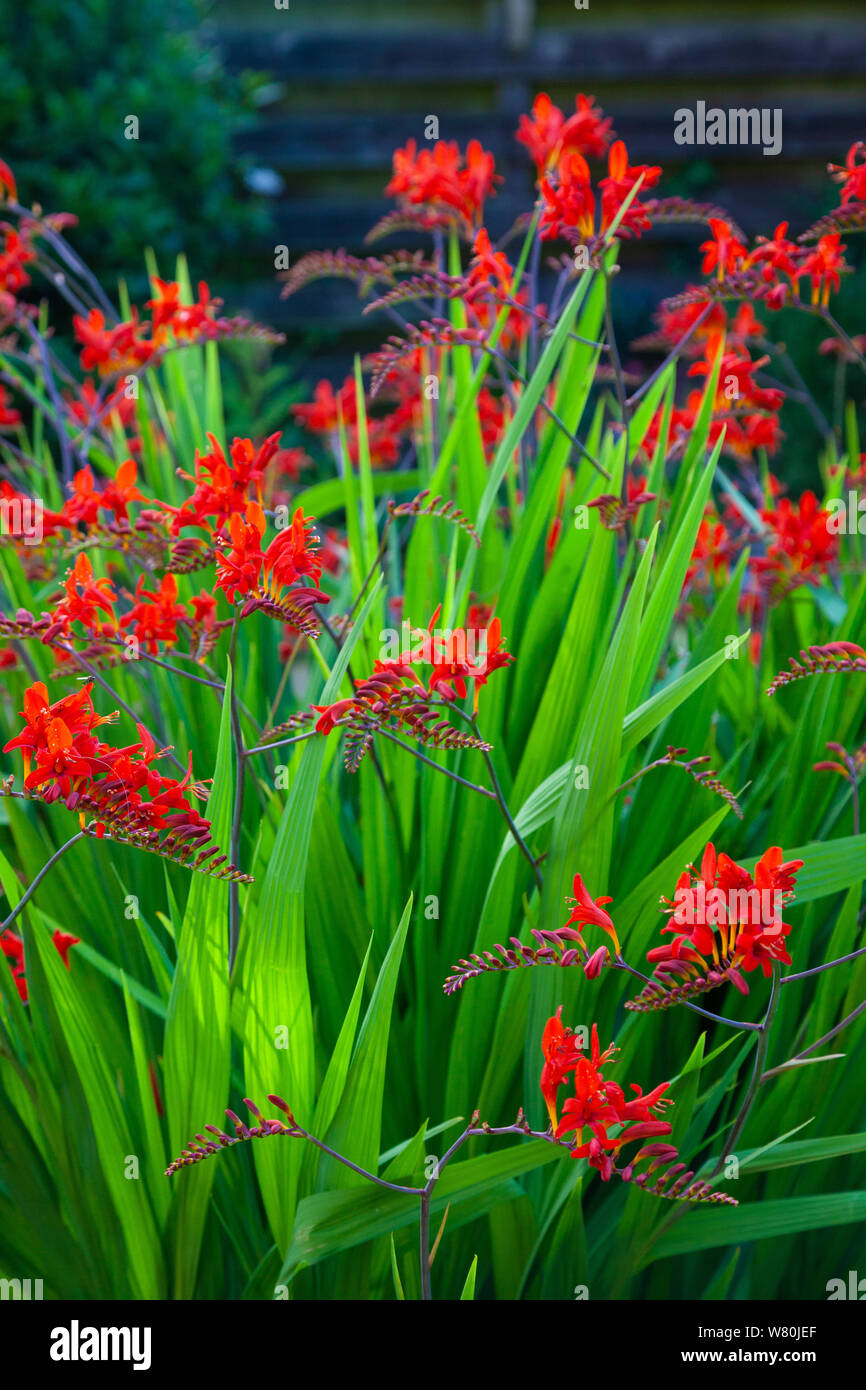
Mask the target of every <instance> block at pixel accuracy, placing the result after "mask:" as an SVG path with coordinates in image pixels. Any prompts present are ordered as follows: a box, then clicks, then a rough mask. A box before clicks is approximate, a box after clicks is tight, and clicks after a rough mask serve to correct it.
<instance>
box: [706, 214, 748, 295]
mask: <svg viewBox="0 0 866 1390" xmlns="http://www.w3.org/2000/svg"><path fill="white" fill-rule="evenodd" d="M710 231H711V232H712V234H713V235H712V238H711V239H710V240H709V241H705V242H703V243H702V244H701V248H700V249H701V250H702V251H703V253H704V260H703V264H702V266H701V270H702V271H703V273H704V275H709V274H710V273H711V271H713V270H714V271H715V272H716V276H717V278H718V279H719V280H724V278H725V275H727V274H728V273H729V272H731V271H735V270H739V269H741V268H742V266H743V265H744V263H745V261H746V259H747V257H748V252H747V250H746V248H745V246H744V245H743V243H742V242H741V241H738V240H737V238H736V237H735V236H734V234H733V232H732V231H731V224H730V223H729V222H725V221H724V220H723V219H722V218H721V217H711V218H710Z"/></svg>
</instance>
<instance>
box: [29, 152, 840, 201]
mask: <svg viewBox="0 0 866 1390" xmlns="http://www.w3.org/2000/svg"><path fill="white" fill-rule="evenodd" d="M827 168H828V170H829V172H830V175H831V177H832V178H833V179H834V180H835V182H836V183H841V184H842V196H841V199H840V201H841V203H842V205H843V206H844V205H845V203H866V143H864V142H863V141H862V140H858V141H857V142H856V143H855V144H853V145H852V146H851V148H850V149H849V151H848V154H847V157H846V159H845V164H844V166H843V165H839V164H828V166H827ZM12 196H13V197H14V194H13V195H12Z"/></svg>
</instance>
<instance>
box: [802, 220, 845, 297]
mask: <svg viewBox="0 0 866 1390" xmlns="http://www.w3.org/2000/svg"><path fill="white" fill-rule="evenodd" d="M845 250H847V247H845V246H843V245H842V239H841V237H840V236H839V234H838V232H835V233H833V235H832V236H822V237H820V238H819V239H818V242H817V244H816V246H815V249H814V250H813V251H811V252H810V253H809V255H808V256H807V257H806V258H805V260H804V261H803V268H802V273H803V274H804V275H808V276H809V278H810V280H811V281H812V303H813V304H814V305H816V306H818V305H820V307H821V308H822V309H826V307H827V305H828V304H829V302H830V292H831V290H832V291H834V292H836V291H838V289H839V284H840V279H839V276H840V272H841V271H843V270H847V269H848V266H847V265H846V263H845V257H844V255H843V254H842V253H843V251H845Z"/></svg>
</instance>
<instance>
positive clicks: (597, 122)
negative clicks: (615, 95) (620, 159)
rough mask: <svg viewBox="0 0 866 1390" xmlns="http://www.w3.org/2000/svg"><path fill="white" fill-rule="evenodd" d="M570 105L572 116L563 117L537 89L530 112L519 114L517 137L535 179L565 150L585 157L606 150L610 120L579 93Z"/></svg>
mask: <svg viewBox="0 0 866 1390" xmlns="http://www.w3.org/2000/svg"><path fill="white" fill-rule="evenodd" d="M574 108H575V109H574V115H573V116H569V117H568V118H566V116H565V115H564V113H563V112H562V111H561V110H560V108H559V107H558V106H554V104H553V102H552V101H551V100H550V97H549V96H548V95H547V93H546V92H539V94H538V96H537V97H536V98H535V101H534V102H533V103H532V115H531V116H525V115H524V116H521V117H520V124H519V127H518V131H517V139H518V140H519V141H520V143H521V145H525V146H526V148H527V150H528V151H529V154H530V156H531V158H532V162H533V163H534V165H535V167H536V170H537V171H538V178H539V181H541V179H543V177H544V175H545V173H546V172H547V170H548V169H549V168H551V167H552V166H555V165H557V164H558V163H559V160H560V156H561V155H562V154H563V153H564V152H565V151H566V150H574V151H576V152H577V154H581V155H584V156H585V157H586V158H588V159H600V158H601V157H602V156H603V155H604V154H605V153H606V151H607V148H608V146H609V144H610V127H611V121H610V118H609V117H607V116H605V115H604V113H603V112H602V111H601V109H600V108H599V107H598V106H596V104H595V97H588V96H584V94H583V92H579V93H578V95H577V96H576V97H575V99H574Z"/></svg>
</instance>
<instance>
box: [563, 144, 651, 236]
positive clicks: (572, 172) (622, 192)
mask: <svg viewBox="0 0 866 1390" xmlns="http://www.w3.org/2000/svg"><path fill="white" fill-rule="evenodd" d="M661 172H662V171H661V169H660V168H659V167H658V166H657V165H648V164H636V165H634V166H631V165H630V164H629V162H628V151H627V150H626V147H625V145H624V144H623V142H622V140H617V141H616V142H615V144H614V145H613V146H612V147H611V150H610V154H609V155H608V175H607V178H604V179H602V180H601V182H600V184H599V188H600V189H601V220H600V224H599V228H598V234H599V235H600V234H602V233H604V232H605V231H607V229H608V227H610V225H611V223H612V222H613V221H614V219H615V218H616V216H617V214H618V213H619V211H620V208H621V207H622V205H623V203H624V202H625V200H626V198H627V197H628V196H629V194H630V193H631V191H632V189H633V188H634V186H635V184H636V183H637V181H638V179H640V178H642V182H641V192H644V191H645V190H647V189H651V188H654V187H655V185H656V184H657V183H658V181H659V178H660V176H661ZM540 187H541V198H542V213H541V221H540V222H539V231H540V234H541V237H542V240H544V241H550V240H552V239H553V238H554V237H558V236H563V235H567V234H568V233H569V232H571V233H577V234H578V236H579V238H580V240H581V241H583V242H584V243H588V242H590V241H592V240H593V238H594V237H595V235H596V215H595V213H596V200H595V194H594V192H593V189H592V179H591V175H590V172H589V165H588V164H587V162H586V160H585V159H584V157H583V155H582V154H580V153H579V152H578V150H576V149H574V148H572V147H569V146H564V147H563V148H562V150H561V153H560V155H559V158H558V161H557V164H556V166H555V168H552V169H551V170H550V171H549V172H548V173H547V174H545V176H544V177H543V178H542V180H541V185H540ZM649 226H650V219H649V216H648V214H647V211H646V208H645V207H644V206H643V204H642V203H641V201H640V198H639V197H635V198H633V199H632V201H631V203H630V204H629V206H628V208H627V210H626V212H625V214H624V215H623V217H622V220H621V221H620V223H619V226H618V227H617V231H616V235H617V236H618V237H629V236H640V234H641V232H643V231H646V229H647V228H648V227H649Z"/></svg>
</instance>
